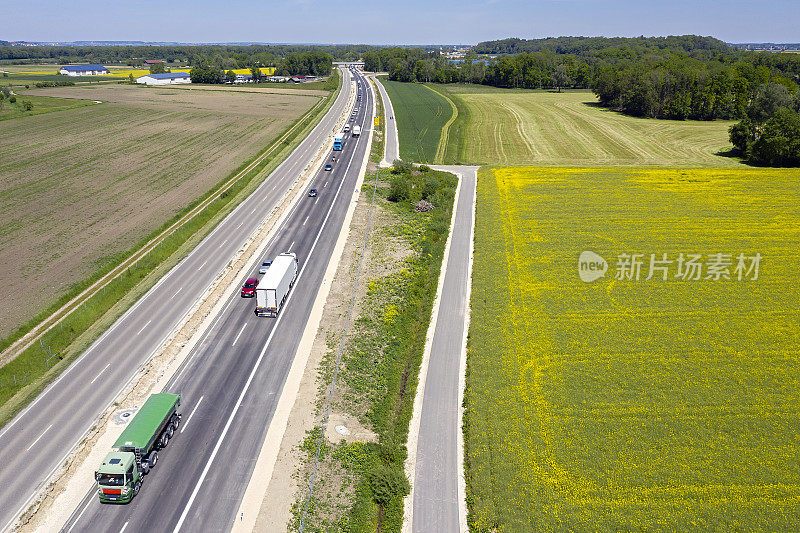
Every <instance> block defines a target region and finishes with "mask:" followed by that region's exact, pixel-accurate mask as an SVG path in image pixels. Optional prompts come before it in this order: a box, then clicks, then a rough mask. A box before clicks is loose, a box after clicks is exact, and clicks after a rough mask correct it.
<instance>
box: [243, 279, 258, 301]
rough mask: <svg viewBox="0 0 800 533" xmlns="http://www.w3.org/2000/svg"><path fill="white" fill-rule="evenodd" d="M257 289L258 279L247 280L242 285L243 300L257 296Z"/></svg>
mask: <svg viewBox="0 0 800 533" xmlns="http://www.w3.org/2000/svg"><path fill="white" fill-rule="evenodd" d="M256 287H258V278H247V279H246V280H245V282H244V285H242V298H252V297H253V296H255V295H256Z"/></svg>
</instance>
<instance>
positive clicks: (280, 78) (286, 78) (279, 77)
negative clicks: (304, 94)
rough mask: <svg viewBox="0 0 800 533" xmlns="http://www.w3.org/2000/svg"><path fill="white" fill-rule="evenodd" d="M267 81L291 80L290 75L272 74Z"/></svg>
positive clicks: (284, 81)
mask: <svg viewBox="0 0 800 533" xmlns="http://www.w3.org/2000/svg"><path fill="white" fill-rule="evenodd" d="M267 81H270V82H272V83H286V82H287V81H289V76H270V77H269V78H267Z"/></svg>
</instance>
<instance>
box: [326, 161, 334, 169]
mask: <svg viewBox="0 0 800 533" xmlns="http://www.w3.org/2000/svg"><path fill="white" fill-rule="evenodd" d="M325 170H333V165H331V164H330V163H328V164H327V165H325Z"/></svg>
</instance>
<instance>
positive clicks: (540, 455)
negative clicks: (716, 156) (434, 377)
mask: <svg viewBox="0 0 800 533" xmlns="http://www.w3.org/2000/svg"><path fill="white" fill-rule="evenodd" d="M475 240H476V242H475V267H474V279H473V292H472V320H471V327H470V338H469V348H468V349H469V352H468V378H467V391H466V401H467V416H466V426H465V442H466V446H467V457H466V468H467V470H466V475H467V484H468V489H467V490H468V502H469V507H470V522H471V526H472V527H474V528H475V529H476V530H479V531H507V532H520V531H561V530H564V531H569V530H572V531H629V530H646V531H676V530H678V531H685V530H693V531H709V530H712V531H752V530H763V531H798V530H800V460H799V459H798V457H800V456H799V455H798V453H799V452H798V450H800V170H798V169H790V170H779V169H752V168H705V169H674V168H673V169H654V168H552V167H549V168H543V167H535V168H534V167H501V168H491V169H489V168H484V169H483V170H482V171H481V174H480V176H479V186H478V215H477V225H476V238H475ZM584 251H591V252H594V253H595V254H597V256H599V257H600V258H602V259H605V261H606V262H607V268H608V270H607V271H606V272H605V276H604V277H600V278H599V279H596V280H595V281H592V282H584V281H582V280H581V278H580V277H579V264H578V259H579V257H580V256H581V253H582V252H584ZM664 254H666V255H664ZM739 257H741V258H742V264H743V265H744V267H745V268H743V269H741V270H737V267H738V261H737V259H738V258H739ZM631 258H633V259H634V260H633V261H632V262H631ZM692 258H695V259H696V260H693V259H692ZM756 258H758V259H756ZM637 262H638V263H637ZM630 264H638V267H637V268H636V272H635V273H634V272H633V271H632V270H630V269H627V270H626V268H625V267H626V265H628V266H630ZM690 264H696V265H699V266H698V270H696V271H692V272H691V275H687V272H690V269H689V265H690ZM654 267H655V268H654ZM659 267H661V268H660V269H659ZM650 274H653V275H652V276H650V279H647V278H648V276H649V275H650ZM695 274H698V276H697V278H698V279H695ZM637 277H638V279H637ZM665 278H666V279H665Z"/></svg>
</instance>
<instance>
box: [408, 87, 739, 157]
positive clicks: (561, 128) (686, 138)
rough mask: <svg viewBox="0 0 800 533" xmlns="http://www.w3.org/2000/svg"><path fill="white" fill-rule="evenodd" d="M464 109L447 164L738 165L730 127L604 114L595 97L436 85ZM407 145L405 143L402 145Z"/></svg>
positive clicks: (578, 93) (455, 127) (451, 136)
mask: <svg viewBox="0 0 800 533" xmlns="http://www.w3.org/2000/svg"><path fill="white" fill-rule="evenodd" d="M436 87H437V89H440V90H441V92H442V93H443V94H444V95H445V96H448V97H450V98H451V99H452V100H453V101H454V102H455V103H456V105H457V107H458V117H457V118H456V120H455V122H454V123H453V125H452V126H451V127H450V131H449V136H448V139H447V149H446V152H445V157H444V161H445V162H447V163H453V162H469V163H470V164H496V165H536V164H540V165H575V166H583V165H586V166H596V165H614V166H629V165H630V166H640V165H645V166H704V167H706V166H739V165H740V163H739V161H738V159H735V158H731V157H725V156H724V155H720V154H724V153H725V152H727V151H728V150H729V149H730V148H731V146H730V143H729V142H728V127H729V126H730V125H731V124H732V122H727V121H711V122H699V121H677V120H651V119H642V118H635V117H629V116H626V115H623V114H620V113H617V112H615V111H611V110H608V109H604V108H602V107H599V105H598V104H597V98H596V97H595V96H594V94H592V93H591V92H589V91H569V92H564V93H555V92H547V91H533V90H523V89H520V90H511V89H497V88H493V87H485V86H472V85H441V86H436ZM401 146H402V143H401Z"/></svg>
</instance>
